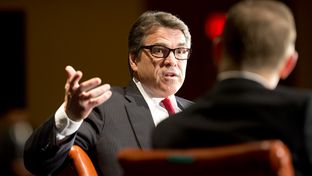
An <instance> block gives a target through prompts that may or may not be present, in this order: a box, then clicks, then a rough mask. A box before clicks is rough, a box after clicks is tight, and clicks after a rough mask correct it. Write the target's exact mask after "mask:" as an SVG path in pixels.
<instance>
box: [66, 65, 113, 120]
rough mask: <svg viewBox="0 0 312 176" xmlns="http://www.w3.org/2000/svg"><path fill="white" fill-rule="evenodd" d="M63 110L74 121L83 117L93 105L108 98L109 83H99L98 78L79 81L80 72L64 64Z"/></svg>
mask: <svg viewBox="0 0 312 176" xmlns="http://www.w3.org/2000/svg"><path fill="white" fill-rule="evenodd" d="M65 70H66V73H67V81H66V84H65V100H64V101H65V112H66V114H67V116H68V117H69V118H70V119H71V120H74V121H80V120H83V119H85V118H86V117H87V116H88V115H89V114H90V112H91V111H92V109H93V108H94V107H95V106H98V105H100V104H102V103H104V102H105V101H106V100H108V99H109V98H110V97H111V95H112V92H111V90H110V85H109V84H103V85H100V84H101V82H102V81H101V79H100V78H97V77H95V78H91V79H89V80H87V81H84V82H82V83H79V81H80V80H81V78H82V72H81V71H79V70H78V71H76V70H75V69H74V68H73V67H72V66H66V68H65Z"/></svg>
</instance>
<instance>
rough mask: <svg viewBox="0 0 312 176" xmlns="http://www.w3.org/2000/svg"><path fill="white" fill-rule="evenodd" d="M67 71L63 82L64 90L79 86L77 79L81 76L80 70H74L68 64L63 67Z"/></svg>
mask: <svg viewBox="0 0 312 176" xmlns="http://www.w3.org/2000/svg"><path fill="white" fill-rule="evenodd" d="M65 71H66V73H67V80H66V84H65V89H66V91H69V90H70V89H75V88H78V87H79V81H80V79H81V78H82V72H81V71H76V70H75V69H74V68H73V67H72V66H70V65H68V66H66V67H65Z"/></svg>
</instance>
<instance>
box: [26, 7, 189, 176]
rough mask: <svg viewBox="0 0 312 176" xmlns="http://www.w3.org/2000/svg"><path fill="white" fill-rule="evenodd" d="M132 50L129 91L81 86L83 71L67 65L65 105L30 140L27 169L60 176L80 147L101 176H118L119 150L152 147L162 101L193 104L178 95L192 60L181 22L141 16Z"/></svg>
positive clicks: (179, 106) (97, 83) (93, 83)
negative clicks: (72, 151)
mask: <svg viewBox="0 0 312 176" xmlns="http://www.w3.org/2000/svg"><path fill="white" fill-rule="evenodd" d="M128 46H129V48H128V49H129V54H128V62H129V68H130V71H131V75H132V76H133V79H132V80H131V81H130V83H129V85H128V86H127V87H125V88H121V87H114V88H110V85H109V84H103V85H101V80H100V79H99V78H92V79H90V80H87V81H84V82H82V83H79V81H80V80H81V78H82V72H81V71H76V70H75V69H74V68H73V67H71V66H67V67H66V69H65V70H66V72H67V82H66V84H65V101H64V103H63V104H62V106H61V107H60V108H59V109H58V110H57V111H56V113H55V114H53V115H52V116H51V117H50V118H49V119H48V120H47V121H46V122H45V123H43V124H42V125H41V126H40V127H39V128H38V129H36V130H35V132H34V133H33V134H32V135H31V137H30V138H29V139H28V141H27V142H26V145H25V150H24V159H25V166H26V168H27V169H28V170H29V171H31V172H32V173H34V174H36V175H50V174H56V173H57V172H58V170H59V169H60V168H61V166H62V165H63V164H64V162H65V161H66V157H67V154H68V152H69V149H70V148H71V146H72V145H73V144H77V145H79V146H81V147H82V148H83V149H84V150H85V151H86V152H87V153H88V155H89V156H90V157H91V160H92V162H93V164H94V165H95V167H96V169H97V172H98V174H99V175H105V176H119V175H121V174H122V171H121V169H120V167H119V165H118V161H117V152H118V151H119V150H121V149H124V148H127V147H132V148H133V147H135V148H150V136H151V131H152V129H154V127H155V125H156V124H158V122H159V121H161V120H162V119H164V118H166V117H167V116H168V112H167V111H166V109H165V108H163V106H162V104H161V103H160V102H161V100H162V99H164V98H165V97H168V98H169V99H170V100H171V101H172V106H173V109H174V110H175V111H176V112H178V111H181V110H183V109H184V108H186V107H187V106H188V105H189V104H190V103H191V102H190V101H188V100H185V99H183V98H180V97H176V96H175V95H174V94H175V93H176V92H177V91H178V90H179V89H180V87H181V86H182V84H183V82H184V79H185V73H186V65H187V59H189V56H190V47H191V35H190V32H189V29H188V27H187V26H186V25H185V24H184V22H183V21H181V20H180V19H179V18H177V17H176V16H174V15H172V14H170V13H166V12H151V11H148V12H146V13H143V14H142V15H141V16H140V17H139V18H138V19H137V21H136V22H135V23H134V25H133V26H132V29H131V30H130V33H129V38H128Z"/></svg>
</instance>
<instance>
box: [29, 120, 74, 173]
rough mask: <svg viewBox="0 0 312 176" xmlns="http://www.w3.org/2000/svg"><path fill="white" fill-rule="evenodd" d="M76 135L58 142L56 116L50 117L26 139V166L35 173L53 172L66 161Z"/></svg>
mask: <svg viewBox="0 0 312 176" xmlns="http://www.w3.org/2000/svg"><path fill="white" fill-rule="evenodd" d="M75 135H76V134H75V133H74V134H73V135H71V136H69V137H66V139H64V140H62V143H59V142H58V143H57V142H56V127H55V122H54V116H53V117H50V118H49V119H48V120H47V121H46V122H45V123H43V124H42V125H41V126H40V127H39V128H38V129H36V131H34V133H33V134H32V135H31V136H30V137H29V139H28V140H27V141H26V143H25V148H24V164H25V167H26V168H27V169H28V170H29V171H30V172H32V173H33V174H35V175H49V174H51V173H53V172H54V171H55V170H56V169H57V168H59V167H60V166H61V165H62V164H63V162H64V161H65V159H66V157H67V154H68V152H69V150H70V148H71V146H72V145H73V142H74V138H75Z"/></svg>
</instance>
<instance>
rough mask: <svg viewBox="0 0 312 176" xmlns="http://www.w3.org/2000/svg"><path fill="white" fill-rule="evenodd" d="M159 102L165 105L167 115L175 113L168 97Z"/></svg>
mask: <svg viewBox="0 0 312 176" xmlns="http://www.w3.org/2000/svg"><path fill="white" fill-rule="evenodd" d="M161 102H162V104H163V105H164V106H165V108H166V109H167V111H168V113H169V115H171V114H175V111H174V109H173V106H172V104H171V102H170V99H169V98H165V99H163V100H162V101H161Z"/></svg>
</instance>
